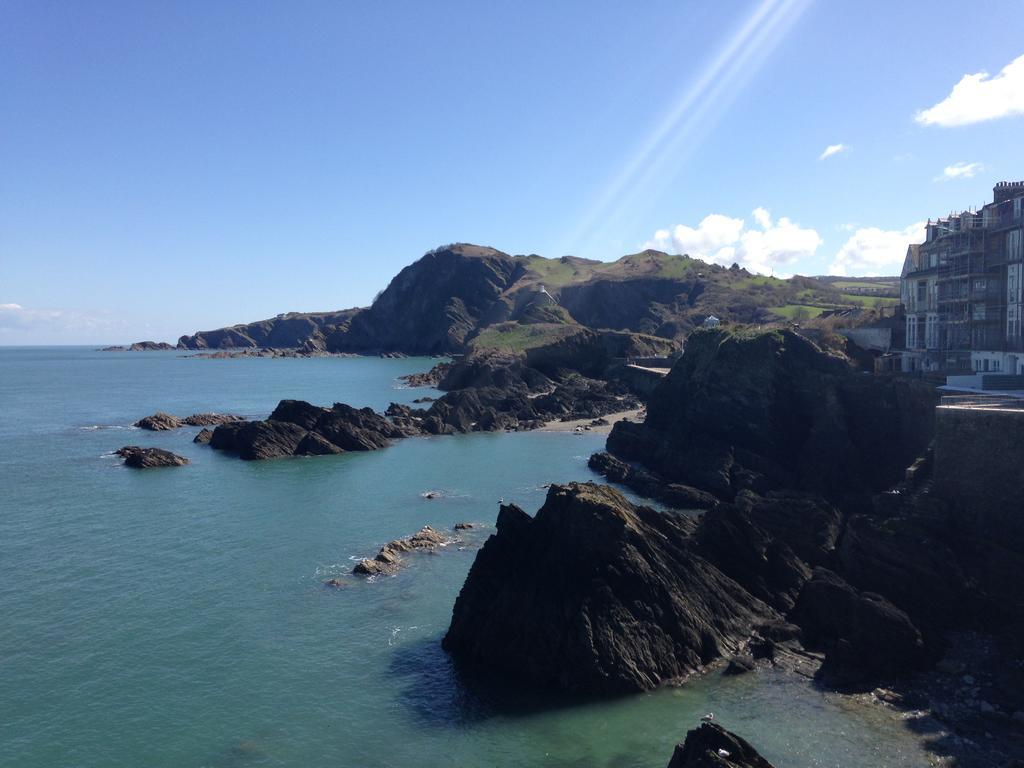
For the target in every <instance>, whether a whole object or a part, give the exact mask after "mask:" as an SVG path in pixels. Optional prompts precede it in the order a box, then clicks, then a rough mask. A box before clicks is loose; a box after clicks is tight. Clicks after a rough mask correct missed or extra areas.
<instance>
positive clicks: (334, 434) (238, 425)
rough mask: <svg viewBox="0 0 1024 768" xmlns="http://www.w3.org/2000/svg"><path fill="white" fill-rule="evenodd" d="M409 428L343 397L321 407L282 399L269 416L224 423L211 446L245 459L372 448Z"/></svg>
mask: <svg viewBox="0 0 1024 768" xmlns="http://www.w3.org/2000/svg"><path fill="white" fill-rule="evenodd" d="M408 434H410V432H408V431H405V430H403V429H402V428H400V427H398V426H396V425H395V424H394V423H392V422H391V421H389V420H388V419H386V418H385V417H383V416H381V415H380V414H377V413H375V412H374V411H373V410H371V409H370V408H362V409H356V408H352V407H351V406H348V405H345V404H344V403H335V404H334V406H332V407H331V408H321V407H319V406H316V405H311V404H310V403H307V402H305V401H302V400H282V401H281V402H280V403H278V406H277V408H275V409H274V412H273V413H272V414H270V417H269V418H267V419H266V420H265V421H232V422H227V423H224V424H221V425H220V426H218V427H217V428H216V429H215V430H214V432H213V437H212V438H211V439H210V446H211V447H212V448H216V449H218V450H223V451H228V452H230V453H237V454H238V455H239V456H240V457H241V458H243V459H273V458H278V457H281V456H315V455H323V454H332V453H343V452H345V451H373V450H377V449H378V448H383V447H385V446H386V445H388V444H389V443H390V441H391V440H393V439H395V438H399V437H405V436H407V435H408Z"/></svg>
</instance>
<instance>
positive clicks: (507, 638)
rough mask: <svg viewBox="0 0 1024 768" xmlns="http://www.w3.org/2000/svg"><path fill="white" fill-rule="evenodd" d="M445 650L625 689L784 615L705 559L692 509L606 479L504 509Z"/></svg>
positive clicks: (645, 684)
mask: <svg viewBox="0 0 1024 768" xmlns="http://www.w3.org/2000/svg"><path fill="white" fill-rule="evenodd" d="M497 529H498V530H497V533H496V534H495V535H494V536H491V537H490V539H488V541H487V543H486V544H485V545H484V547H483V549H482V550H481V551H480V552H479V553H478V554H477V557H476V561H475V562H474V563H473V567H472V569H471V570H470V573H469V576H468V577H467V579H466V583H465V585H464V586H463V588H462V591H461V593H460V594H459V598H458V600H457V601H456V603H455V608H454V611H453V613H452V622H451V626H450V628H449V630H448V633H447V635H446V636H445V639H444V647H445V649H447V650H448V651H449V652H451V653H452V654H453V655H454V656H455V657H456V659H457V660H458V661H460V662H462V663H464V664H465V665H467V666H469V667H471V668H475V669H477V670H481V671H484V672H487V673H490V674H497V675H501V676H503V677H505V678H507V679H508V680H512V681H516V682H518V683H521V684H527V685H532V686H537V687H543V688H556V689H562V690H567V691H576V692H583V693H623V692H628V691H638V690H644V689H648V688H653V687H655V686H657V685H659V684H660V683H661V682H663V681H666V680H671V679H677V678H681V677H683V676H685V675H687V674H689V673H690V672H693V671H694V670H696V669H698V668H700V667H701V666H702V665H704V664H707V663H708V662H710V661H712V660H713V659H716V658H718V657H719V656H721V655H723V654H729V653H733V652H735V651H737V650H738V649H739V648H740V646H741V645H742V644H743V643H744V642H745V640H746V639H747V638H748V637H749V636H750V634H751V631H752V628H753V626H754V625H755V624H757V623H760V622H763V621H765V620H772V619H778V614H777V613H776V612H775V611H773V609H771V608H770V607H769V606H767V605H766V604H765V603H763V602H762V601H760V600H758V599H757V598H755V597H753V596H752V595H750V593H749V592H747V591H746V590H745V589H743V587H741V586H740V585H739V584H737V583H736V582H735V581H734V580H732V579H730V578H729V577H728V576H726V575H725V574H724V573H722V571H721V570H720V569H719V568H717V567H716V566H715V565H713V564H712V563H711V562H709V561H708V560H707V559H705V558H704V557H702V556H701V555H700V554H699V552H698V549H699V547H698V545H697V542H696V541H695V536H694V531H695V529H696V522H695V521H694V520H692V519H691V518H688V517H684V516H680V515H674V514H661V513H658V512H655V511H654V510H651V509H649V508H646V507H635V506H633V505H632V504H630V503H629V502H628V501H627V500H626V499H625V498H624V497H623V496H622V495H621V494H619V493H618V492H617V491H615V490H614V489H612V488H609V487H607V486H598V485H592V484H575V483H573V484H570V485H568V486H552V487H551V488H550V489H549V491H548V496H547V501H546V502H545V504H544V506H543V507H542V508H541V510H540V511H539V512H538V513H537V515H536V517H535V518H531V517H530V516H529V515H527V514H526V513H525V512H523V510H521V509H519V508H518V507H516V506H514V505H508V506H503V507H502V508H501V512H500V513H499V515H498V523H497Z"/></svg>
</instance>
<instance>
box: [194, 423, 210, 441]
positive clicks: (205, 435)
mask: <svg viewBox="0 0 1024 768" xmlns="http://www.w3.org/2000/svg"><path fill="white" fill-rule="evenodd" d="M212 439H213V430H212V429H207V428H206V427H203V428H202V429H201V430H199V434H197V435H196V436H195V437H193V438H192V442H193V443H199V444H200V445H207V444H208V443H209V442H210V440H212Z"/></svg>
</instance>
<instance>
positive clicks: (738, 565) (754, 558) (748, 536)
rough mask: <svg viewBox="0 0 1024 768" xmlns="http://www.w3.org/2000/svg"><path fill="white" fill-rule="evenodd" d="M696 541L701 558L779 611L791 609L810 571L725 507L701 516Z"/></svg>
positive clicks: (778, 542)
mask: <svg viewBox="0 0 1024 768" xmlns="http://www.w3.org/2000/svg"><path fill="white" fill-rule="evenodd" d="M696 540H697V543H698V547H697V549H698V551H699V552H700V554H701V555H703V556H704V557H705V558H707V559H708V560H710V561H711V562H713V563H715V564H716V565H717V566H718V567H719V569H720V570H721V571H722V572H723V573H725V574H726V575H727V576H729V577H731V578H732V579H734V580H735V581H736V582H737V583H739V584H741V585H742V586H743V588H744V589H746V590H747V591H748V592H749V593H750V594H752V595H754V596H755V597H757V598H758V599H760V600H763V601H764V602H765V603H768V604H769V605H771V606H773V607H774V608H777V609H778V610H780V611H788V610H789V609H790V608H792V607H793V604H794V603H795V602H796V598H797V595H799V594H800V590H801V589H802V588H803V585H804V582H806V581H807V579H808V578H809V577H810V570H809V569H808V568H807V566H806V565H805V564H804V562H803V561H802V560H800V558H798V557H797V556H796V555H795V554H793V550H791V549H790V548H789V547H788V546H787V545H786V544H785V543H784V542H783V541H781V540H778V539H775V538H773V537H772V536H770V535H769V534H768V533H767V532H766V531H765V530H764V529H762V528H760V527H759V526H757V525H756V524H755V523H754V522H753V521H752V520H751V518H750V516H749V515H748V514H747V513H744V512H742V511H741V510H740V509H738V508H737V507H734V506H731V505H728V504H722V505H720V506H718V507H716V508H714V509H711V510H708V511H707V512H705V513H704V517H703V518H702V519H701V521H700V526H699V528H698V529H697V535H696Z"/></svg>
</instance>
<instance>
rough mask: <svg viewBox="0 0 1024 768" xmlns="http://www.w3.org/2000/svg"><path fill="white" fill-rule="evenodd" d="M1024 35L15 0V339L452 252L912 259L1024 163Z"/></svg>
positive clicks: (0, 86)
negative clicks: (651, 250)
mask: <svg viewBox="0 0 1024 768" xmlns="http://www.w3.org/2000/svg"><path fill="white" fill-rule="evenodd" d="M1021 28H1024V6H1022V4H1021V3H1020V1H1019V0H1013V1H1012V2H994V1H993V2H986V3H985V4H984V6H983V8H973V10H972V11H971V12H970V13H969V14H967V15H966V16H965V6H964V5H963V4H962V3H956V4H954V3H945V2H931V1H930V2H921V3H910V2H905V3H891V2H873V1H871V0H858V1H857V2H853V1H852V0H851V1H850V2H831V1H829V2H825V1H824V0H817V1H815V0H757V1H751V0H744V1H742V2H741V1H739V0H737V1H736V2H717V3H704V2H678V1H677V2H660V1H659V0H650V1H649V2H643V3H623V2H620V1H615V2H602V1H601V0H597V1H591V2H578V3H574V2H563V3H549V2H545V3H540V2H537V3H533V2H522V1H520V2H514V3H513V2H508V3H503V2H495V3H480V2H440V1H439V2H436V3H423V2H408V3H406V2H379V3H356V2H351V3H338V2H322V3H321V2H300V3H283V2H280V3H242V2H237V3H231V2H214V3H201V2H174V3H170V2H168V3H159V2H147V3H135V2H124V3H121V2H97V3H77V4H72V3H64V2H56V3H49V2H45V1H42V0H27V1H24V2H23V1H22V0H6V1H5V2H4V3H3V4H2V5H0V110H2V114H0V117H2V119H0V343H5V344H18V343H26V344H27V343H60V342H66V343H98V342H107V341H109V342H115V341H130V340H136V339H139V338H155V339H159V340H174V339H176V338H177V336H178V335H180V334H182V333H190V332H193V331H195V330H199V329H206V328H212V327H218V326H221V325H225V324H230V323H234V322H240V321H248V320H255V319H259V318H262V317H267V316H272V315H274V314H277V313H278V312H282V311H291V310H323V309H336V308H342V307H348V306H356V305H364V304H367V303H368V302H369V301H370V300H371V299H372V297H373V296H374V294H375V293H376V292H377V291H378V290H380V289H381V288H383V287H384V286H385V285H386V284H387V282H388V280H389V279H390V278H391V277H392V276H393V275H394V274H395V273H396V272H397V271H398V270H399V269H400V268H401V267H403V266H404V265H406V264H408V263H410V262H412V261H414V260H415V259H416V258H418V257H419V256H420V255H422V254H423V253H424V252H425V251H426V250H428V249H430V248H432V247H434V246H436V245H439V244H444V243H449V242H454V241H469V242H476V243H481V244H486V245H492V246H494V247H496V248H500V249H501V250H504V251H506V252H509V253H540V254H542V255H545V256H560V255H563V254H567V253H571V254H574V255H579V256H586V257H590V258H598V259H612V258H616V257H618V256H620V255H622V254H625V253H631V252H635V251H637V250H640V249H641V248H643V247H645V246H646V245H648V244H650V245H655V246H660V247H662V248H663V249H666V250H670V251H675V250H680V251H688V252H690V253H691V254H694V255H698V254H699V255H703V256H704V257H706V258H711V259H715V260H718V261H723V262H727V261H728V262H731V260H737V261H740V262H741V263H743V264H745V265H747V266H749V267H750V268H752V269H758V270H761V271H774V272H775V273H776V274H782V275H788V274H792V273H794V272H798V273H802V274H820V273H826V272H829V271H846V272H848V273H851V274H856V273H864V274H866V273H871V272H874V273H879V272H883V273H892V272H894V271H897V270H898V261H899V259H900V258H901V254H900V251H901V250H904V249H905V243H906V242H907V241H908V240H909V239H912V238H913V237H914V236H915V233H916V231H917V230H916V225H917V224H918V223H919V222H921V221H922V220H924V219H926V218H928V217H929V216H933V217H934V216H938V215H942V214H945V213H948V212H949V211H950V210H951V209H953V208H957V209H959V208H965V207H968V206H971V205H980V204H982V203H983V202H985V201H986V200H987V199H988V198H989V196H990V194H991V187H992V185H993V183H994V182H996V181H999V180H1003V179H1022V178H1024V162H1022V160H1024V151H1022V144H1021V136H1022V128H1024V115H1022V114H1021V112H1022V111H1024V103H1022V101H1024V60H1022V61H1021V62H1019V63H1018V64H1017V65H1016V66H1014V65H1013V63H1014V62H1015V61H1016V60H1017V59H1018V57H1021V56H1022V55H1024V37H1022V36H1021V35H1020V29H1021ZM1004 68H1007V69H1006V71H1005V72H1003V70H1004ZM979 73H988V74H987V75H979ZM965 75H977V76H976V77H973V78H969V79H968V80H966V81H964V82H963V83H961V81H962V80H963V79H964V77H965ZM958 84H960V85H958ZM954 86H956V90H954ZM964 123H966V124H964ZM836 145H841V148H840V149H838V150H833V152H832V154H830V155H829V156H827V157H824V158H822V155H823V154H824V153H825V151H826V148H828V147H830V146H832V147H835V146H836ZM946 169H950V170H949V171H948V172H947V170H946Z"/></svg>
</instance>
